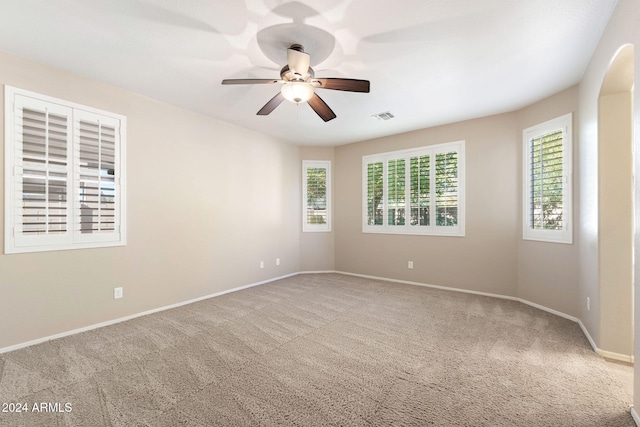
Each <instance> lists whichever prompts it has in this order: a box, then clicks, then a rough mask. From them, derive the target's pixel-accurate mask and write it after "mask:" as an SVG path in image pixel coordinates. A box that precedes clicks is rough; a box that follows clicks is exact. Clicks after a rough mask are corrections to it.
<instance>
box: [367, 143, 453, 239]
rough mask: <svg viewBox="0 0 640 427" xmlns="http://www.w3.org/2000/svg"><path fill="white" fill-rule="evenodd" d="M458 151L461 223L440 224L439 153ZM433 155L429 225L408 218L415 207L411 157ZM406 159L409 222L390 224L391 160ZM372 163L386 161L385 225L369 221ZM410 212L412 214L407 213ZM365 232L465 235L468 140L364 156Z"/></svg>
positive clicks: (406, 194)
mask: <svg viewBox="0 0 640 427" xmlns="http://www.w3.org/2000/svg"><path fill="white" fill-rule="evenodd" d="M451 152H456V153H457V157H458V160H457V197H458V199H457V225H455V226H446V225H437V223H436V203H437V202H438V198H437V196H436V191H435V188H436V167H435V165H436V156H437V155H438V154H446V153H451ZM420 156H429V159H430V160H429V164H430V171H429V175H430V193H429V194H430V200H429V206H430V217H431V220H430V224H429V225H411V224H410V221H407V220H406V219H407V218H410V215H411V214H410V209H411V197H410V191H411V181H410V179H411V178H410V176H411V175H410V167H411V158H412V157H420ZM401 159H404V160H405V162H404V163H405V171H406V172H405V188H404V191H405V197H404V204H405V208H404V209H405V224H404V225H389V221H388V216H389V212H388V211H389V208H388V181H389V179H388V166H389V161H394V160H401ZM372 163H382V164H383V166H382V182H383V189H382V192H383V196H382V212H383V216H382V224H377V225H370V224H368V219H369V218H368V200H367V199H368V165H369V164H372ZM407 177H408V178H407ZM407 212H408V213H409V215H408V216H407ZM362 232H363V233H377V234H403V235H427V236H451V237H464V236H465V141H464V140H460V141H454V142H447V143H442V144H434V145H428V146H423V147H418V148H411V149H406V150H398V151H390V152H385V153H377V154H370V155H365V156H363V157H362Z"/></svg>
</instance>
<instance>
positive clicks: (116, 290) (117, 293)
mask: <svg viewBox="0 0 640 427" xmlns="http://www.w3.org/2000/svg"><path fill="white" fill-rule="evenodd" d="M122 297H123V293H122V288H113V299H120V298H122Z"/></svg>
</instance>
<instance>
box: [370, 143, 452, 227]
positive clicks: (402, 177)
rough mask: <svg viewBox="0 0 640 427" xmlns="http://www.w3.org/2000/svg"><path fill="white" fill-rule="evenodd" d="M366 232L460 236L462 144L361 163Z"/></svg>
mask: <svg viewBox="0 0 640 427" xmlns="http://www.w3.org/2000/svg"><path fill="white" fill-rule="evenodd" d="M362 188H363V197H362V199H363V226H362V231H363V232H366V233H392V234H433V235H449V236H464V141H459V142H451V143H447V144H440V145H432V146H428V147H421V148H416V149H411V150H403V151H394V152H389V153H381V154H373V155H369V156H364V157H363V158H362Z"/></svg>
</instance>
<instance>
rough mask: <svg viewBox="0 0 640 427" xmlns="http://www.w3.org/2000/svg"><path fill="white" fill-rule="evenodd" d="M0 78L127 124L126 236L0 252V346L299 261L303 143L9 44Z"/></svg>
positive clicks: (296, 266)
mask: <svg viewBox="0 0 640 427" xmlns="http://www.w3.org/2000/svg"><path fill="white" fill-rule="evenodd" d="M0 84H8V85H12V86H16V87H20V88H23V89H27V90H31V91H35V92H39V93H42V94H45V95H49V96H53V97H57V98H63V99H66V100H69V101H73V102H77V103H80V104H84V105H88V106H91V107H95V108H99V109H104V110H108V111H113V112H115V113H119V114H123V115H125V116H127V127H128V135H127V137H128V138H127V144H128V145H127V156H128V157H127V174H128V181H127V186H128V195H127V219H128V230H127V231H128V236H127V237H128V244H127V246H126V247H118V248H102V249H89V250H72V251H59V252H44V253H37V254H14V255H4V254H2V255H0V296H1V297H0V348H6V347H9V346H13V345H16V344H20V343H24V342H28V341H30V340H34V339H39V338H42V337H46V336H50V335H53V334H58V333H62V332H66V331H69V330H73V329H76V328H81V327H86V326H89V325H92V324H96V323H99V322H104V321H109V320H113V319H117V318H120V317H123V316H127V315H132V314H135V313H140V312H143V311H146V310H150V309H154V308H157V307H162V306H166V305H169V304H175V303H179V302H182V301H186V300H189V299H193V298H196V297H201V296H204V295H208V294H212V293H215V292H219V291H223V290H227V289H230V288H234V287H238V286H243V285H247V284H251V283H255V282H259V281H263V280H266V279H269V278H273V277H279V276H282V275H286V274H289V273H294V272H297V271H299V270H300V257H299V254H298V248H299V241H300V228H301V225H300V224H301V222H300V203H301V202H300V197H301V196H300V194H301V193H300V179H299V178H300V158H299V153H298V147H296V146H293V145H289V144H285V143H282V142H280V141H278V140H275V139H273V138H270V137H267V136H265V135H262V134H259V133H255V132H251V131H248V130H245V129H242V128H239V127H235V126H233V125H230V124H226V123H223V122H220V121H217V120H213V119H211V118H208V117H205V116H202V115H199V114H195V113H192V112H189V111H185V110H183V109H180V108H176V107H173V106H169V105H166V104H162V103H159V102H156V101H153V100H150V99H148V98H145V97H142V96H138V95H136V94H133V93H130V92H127V91H124V90H121V89H118V88H114V87H111V86H108V85H104V84H100V83H96V82H94V81H90V80H87V79H83V78H80V77H77V76H74V75H71V74H69V73H67V72H64V71H60V70H56V69H52V68H49V67H46V66H43V65H40V64H37V63H33V62H30V61H27V60H24V59H22V58H19V57H16V56H12V55H9V54H4V53H0ZM3 105H4V104H2V105H1V106H0V108H2V106H3ZM3 113H4V112H3V111H1V112H0V117H4V114H3ZM2 135H4V133H2ZM3 145H4V144H3ZM3 155H4V150H2V154H0V156H3ZM0 168H2V170H4V158H2V159H1V161H0ZM3 177H4V173H2V174H0V180H3ZM0 189H4V182H2V183H1V184H0ZM0 191H2V190H0ZM2 200H3V197H0V203H1V204H2V209H0V218H1V219H0V223H3V220H4V206H3V204H4V203H3V202H2ZM2 228H3V227H0V229H2ZM2 232H3V231H0V233H2ZM2 237H3V236H2ZM277 257H279V258H280V259H281V264H280V266H276V265H275V259H276V258H277ZM260 261H264V262H265V268H264V269H260V268H259V263H260ZM116 286H123V287H124V298H123V299H121V300H114V299H113V288H114V287H116Z"/></svg>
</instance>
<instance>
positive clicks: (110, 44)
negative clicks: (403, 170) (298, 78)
mask: <svg viewBox="0 0 640 427" xmlns="http://www.w3.org/2000/svg"><path fill="white" fill-rule="evenodd" d="M615 3H616V0H397V1H389V0H384V1H383V0H323V1H320V2H319V1H311V0H298V1H295V0H294V1H287V0H245V1H240V0H3V1H2V10H1V13H0V50H4V51H7V52H12V53H16V54H19V55H21V56H24V57H27V58H31V59H34V60H36V61H38V62H42V63H45V64H50V65H52V66H55V67H58V68H62V69H65V70H69V71H71V72H73V73H76V74H79V75H82V76H87V77H90V78H93V79H97V80H100V81H103V82H107V83H109V84H113V85H115V86H119V87H122V88H125V89H128V90H131V91H134V92H138V93H140V94H143V95H146V96H148V97H152V98H156V99H158V100H161V101H165V102H168V103H171V104H174V105H178V106H181V107H184V108H188V109H190V110H194V111H198V112H200V113H203V114H206V115H208V116H211V117H215V118H217V119H220V120H224V121H227V122H231V123H235V124H237V125H239V126H243V127H246V128H249V129H253V130H256V131H259V132H263V133H266V134H270V135H273V136H275V137H278V138H282V139H284V140H287V141H291V142H293V143H296V144H305V145H340V144H345V143H349V142H354V141H360V140H365V139H370V138H375V137H380V136H384V135H390V134H396V133H400V132H406V131H410V130H415V129H420V128H425V127H430V126H434V125H439V124H444V123H451V122H456V121H460V120H465V119H470V118H475V117H481V116H486V115H490V114H496V113H501V112H506V111H512V110H515V109H518V108H521V107H523V106H526V105H528V104H530V103H532V102H535V101H537V100H540V99H543V98H545V97H547V96H549V95H552V94H554V93H556V92H558V91H560V90H563V89H566V88H568V87H570V86H572V85H575V84H577V83H578V82H579V81H580V79H581V77H582V75H583V73H584V71H585V68H586V66H587V64H588V61H589V59H590V57H591V55H592V53H593V50H594V49H595V46H596V44H597V42H598V40H599V38H600V35H601V34H602V31H603V30H604V27H605V25H606V23H607V21H608V19H609V17H610V15H611V12H612V10H613V8H614V6H615ZM292 43H300V44H302V45H304V47H305V51H307V52H308V53H310V55H311V66H312V67H313V68H314V70H315V72H316V77H346V78H357V79H366V80H370V81H371V93H369V94H363V93H348V92H340V91H333V90H322V89H319V90H318V91H317V93H318V94H319V95H320V96H321V97H322V98H323V99H324V100H325V101H326V102H327V103H328V104H329V106H330V107H331V108H332V109H333V111H334V112H335V113H336V115H337V116H338V117H337V118H336V119H334V120H332V121H329V122H327V123H325V122H323V121H322V120H321V119H320V118H319V117H318V116H317V115H316V114H315V113H314V112H313V110H311V108H310V107H309V106H308V105H306V104H300V105H296V104H292V103H289V102H284V103H283V104H281V105H280V106H279V107H278V108H277V109H276V110H275V111H274V112H273V113H271V114H270V115H269V116H257V115H256V112H257V111H258V110H259V109H260V108H261V107H262V106H263V105H264V104H265V103H266V102H267V101H268V100H269V99H271V98H272V97H273V96H274V95H275V94H276V93H277V92H278V90H279V84H274V85H254V86H246V85H242V86H236V85H233V86H226V85H225V86H222V85H221V84H220V82H221V80H222V79H225V78H247V77H248V78H279V70H280V68H281V67H282V66H283V65H284V64H285V63H286V49H287V47H289V45H291V44H292ZM386 111H390V112H391V113H392V114H394V115H395V118H394V119H392V120H388V121H379V120H376V119H375V118H373V117H372V115H373V114H376V113H381V112H386Z"/></svg>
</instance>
